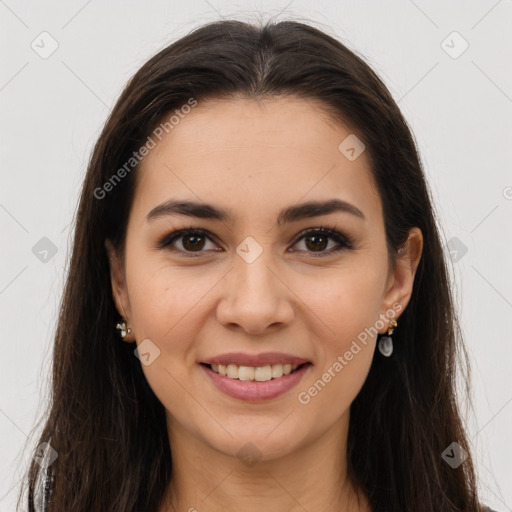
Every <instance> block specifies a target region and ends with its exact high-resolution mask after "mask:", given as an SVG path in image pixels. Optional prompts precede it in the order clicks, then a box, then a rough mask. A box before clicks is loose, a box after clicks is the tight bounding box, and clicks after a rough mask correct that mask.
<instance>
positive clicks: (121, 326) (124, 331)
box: [116, 320, 132, 340]
mask: <svg viewBox="0 0 512 512" xmlns="http://www.w3.org/2000/svg"><path fill="white" fill-rule="evenodd" d="M116 329H119V330H120V331H121V338H123V340H124V339H125V338H126V336H127V335H128V334H130V333H131V332H132V330H131V329H130V328H129V327H128V326H127V325H126V322H125V321H124V320H123V321H122V322H120V323H118V324H117V325H116Z"/></svg>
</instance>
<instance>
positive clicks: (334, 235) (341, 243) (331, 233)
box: [156, 226, 354, 257]
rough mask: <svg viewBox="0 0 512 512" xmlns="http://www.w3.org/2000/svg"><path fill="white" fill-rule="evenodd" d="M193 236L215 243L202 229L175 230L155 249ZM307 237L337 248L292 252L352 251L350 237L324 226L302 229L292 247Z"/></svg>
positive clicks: (188, 254) (320, 253) (199, 252)
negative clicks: (321, 239) (328, 241)
mask: <svg viewBox="0 0 512 512" xmlns="http://www.w3.org/2000/svg"><path fill="white" fill-rule="evenodd" d="M193 234H196V235H199V236H202V237H204V238H207V239H209V240H211V241H212V242H215V243H217V242H216V237H215V236H214V235H212V234H211V233H210V232H209V231H208V230H206V229H202V228H193V227H190V228H183V229H176V230H174V231H172V232H171V233H168V234H166V235H165V236H163V237H162V238H161V239H160V240H159V241H158V242H157V245H156V247H157V249H168V248H169V246H170V245H171V244H172V243H173V242H175V241H176V240H179V239H180V238H182V237H184V236H186V235H193ZM307 235H323V236H326V237H328V238H331V239H333V240H335V241H336V242H337V244H338V246H337V248H335V249H330V250H328V251H319V252H318V253H315V252H314V251H293V252H299V253H301V252H305V253H307V254H310V255H312V256H313V257H321V256H327V255H330V254H335V253H338V252H341V251H342V250H353V249H354V242H353V239H352V237H350V236H348V235H346V234H343V233H340V232H339V231H337V229H336V227H334V228H329V227H324V226H319V227H316V228H307V229H304V230H303V231H301V232H300V233H298V234H297V235H296V237H295V238H294V240H293V242H292V246H293V245H296V244H297V243H298V242H299V241H300V240H302V239H303V238H305V237H306V236H307ZM168 250H170V251H172V252H177V253H181V254H186V255H187V256H191V257H195V256H199V255H201V253H203V252H206V251H196V252H194V251H183V250H181V249H175V248H171V249H168Z"/></svg>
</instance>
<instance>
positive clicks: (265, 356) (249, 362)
mask: <svg viewBox="0 0 512 512" xmlns="http://www.w3.org/2000/svg"><path fill="white" fill-rule="evenodd" d="M307 362H308V360H307V359H303V358H302V357H297V356H293V355H291V354H284V353H282V352H264V353H262V354H244V353H243V352H230V353H229V354H221V355H219V356H215V357H211V358H209V359H206V360H204V361H203V363H204V364H210V365H212V364H223V365H226V366H227V365H228V364H236V365H237V366H254V367H257V366H267V365H273V364H297V365H301V364H304V363H307Z"/></svg>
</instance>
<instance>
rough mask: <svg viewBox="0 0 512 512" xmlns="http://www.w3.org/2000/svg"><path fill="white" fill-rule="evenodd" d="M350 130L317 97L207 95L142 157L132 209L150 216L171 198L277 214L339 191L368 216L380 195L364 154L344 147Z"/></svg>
mask: <svg viewBox="0 0 512 512" xmlns="http://www.w3.org/2000/svg"><path fill="white" fill-rule="evenodd" d="M351 133H352V132H351V130H350V128H348V127H347V126H344V125H342V124H341V123H335V122H334V121H333V120H332V119H331V118H330V117H329V116H328V115H327V113H326V111H325V107H323V105H322V104H321V103H320V102H318V101H314V100H307V101H306V100H303V99H299V98H294V97H286V98H272V99H265V100H258V101H256V100H252V99H229V100H207V101H205V102H203V103H199V104H198V105H197V106H195V107H194V108H192V109H191V111H190V112H189V113H188V114H186V115H182V116H181V117H180V119H179V122H178V123H176V124H175V125H174V127H173V128H172V130H170V131H169V133H168V134H165V133H164V136H163V137H162V140H161V141H160V142H158V143H157V145H156V147H155V148H154V149H152V150H151V151H150V153H149V154H148V155H147V156H146V157H145V158H144V160H143V161H142V164H141V166H140V168H139V170H138V176H137V187H136V194H135V199H134V209H135V210H140V213H143V212H145V213H146V214H147V212H148V211H149V210H150V209H152V208H153V207H154V206H155V205H157V204H159V203H161V202H164V201H167V200H168V199H169V198H171V197H172V198H181V199H188V200H194V201H204V202H208V203H215V204H219V205H221V206H223V207H225V208H227V209H229V210H233V211H241V210H251V211H261V210H262V208H264V209H265V211H268V212H272V211H277V210H279V209H281V208H282V206H283V203H286V204H287V205H288V204H293V203H296V202H298V201H300V200H317V199H331V198H334V197H338V198H340V199H343V200H346V201H349V202H351V203H353V204H355V205H356V206H357V207H358V208H360V209H361V210H364V211H365V215H366V213H368V215H367V217H370V218H371V217H372V215H378V214H379V208H378V205H379V202H380V199H379V196H378V192H377V190H376V187H375V184H374V181H373V178H372V175H371V172H370V168H369V161H368V159H367V155H366V154H365V152H363V153H362V154H361V155H360V156H359V157H358V158H356V159H355V160H349V159H348V158H347V157H346V156H345V155H344V154H343V153H342V152H341V151H340V149H339V146H340V144H341V143H342V142H343V141H344V140H345V139H347V137H349V136H351ZM241 213H243V212H241Z"/></svg>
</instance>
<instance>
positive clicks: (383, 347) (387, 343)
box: [379, 318, 398, 357]
mask: <svg viewBox="0 0 512 512" xmlns="http://www.w3.org/2000/svg"><path fill="white" fill-rule="evenodd" d="M397 325H398V324H397V323H396V320H395V319H394V318H392V319H391V326H390V327H389V329H388V336H383V337H382V338H381V339H380V341H379V351H380V353H381V354H382V355H383V356H385V357H389V356H390V355H391V354H392V353H393V340H392V339H391V335H392V334H393V331H394V330H395V327H396V326H397Z"/></svg>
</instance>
